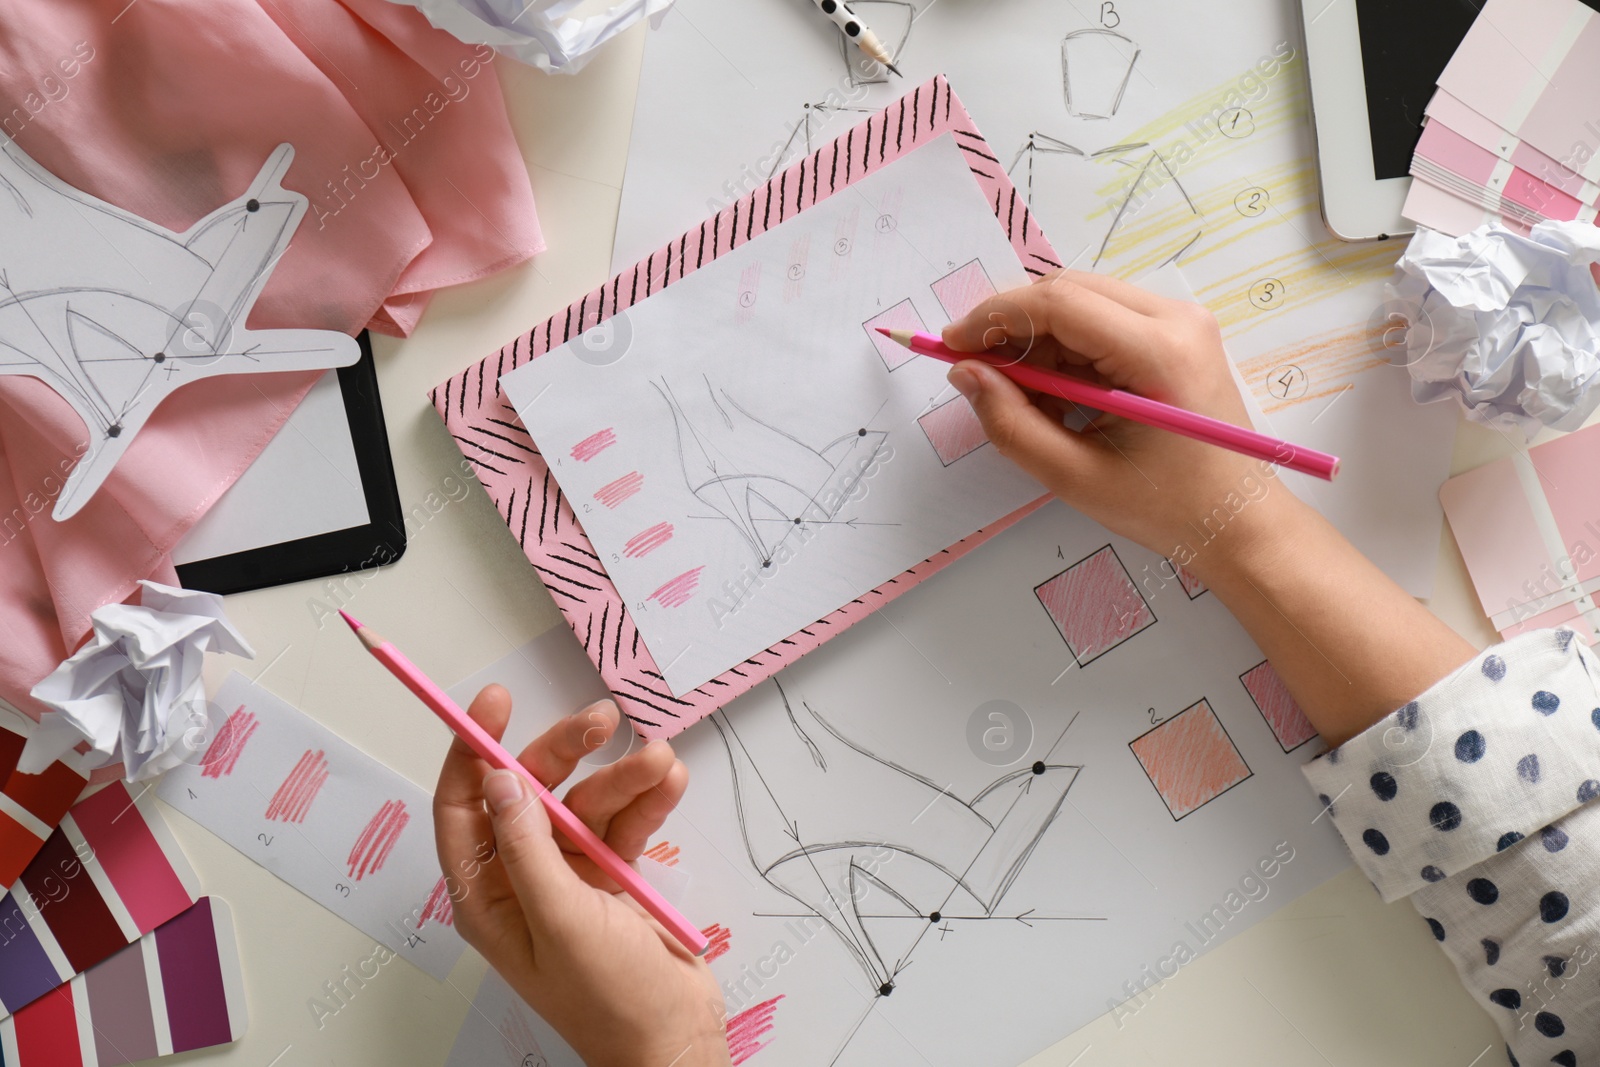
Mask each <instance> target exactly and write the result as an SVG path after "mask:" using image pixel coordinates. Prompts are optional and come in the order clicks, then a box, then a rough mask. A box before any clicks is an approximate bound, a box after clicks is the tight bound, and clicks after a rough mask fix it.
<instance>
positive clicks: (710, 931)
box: [700, 923, 733, 963]
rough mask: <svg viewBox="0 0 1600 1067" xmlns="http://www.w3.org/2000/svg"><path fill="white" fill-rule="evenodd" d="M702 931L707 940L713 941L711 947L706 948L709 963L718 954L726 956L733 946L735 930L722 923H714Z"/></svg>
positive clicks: (706, 958) (706, 959) (706, 957)
mask: <svg viewBox="0 0 1600 1067" xmlns="http://www.w3.org/2000/svg"><path fill="white" fill-rule="evenodd" d="M700 932H701V933H702V934H705V935H706V938H707V940H709V941H710V942H711V947H710V948H708V949H706V954H705V961H706V962H707V963H710V962H711V961H712V960H714V959H716V958H717V957H718V956H726V955H727V954H728V950H729V949H730V948H732V947H733V931H732V930H729V929H727V928H726V927H724V926H723V925H722V924H721V923H712V924H711V925H710V926H708V927H706V928H705V929H704V930H701V931H700Z"/></svg>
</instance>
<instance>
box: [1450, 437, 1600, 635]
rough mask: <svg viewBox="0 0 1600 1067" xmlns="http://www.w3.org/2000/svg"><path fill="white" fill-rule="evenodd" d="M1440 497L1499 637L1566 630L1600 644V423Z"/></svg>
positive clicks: (1480, 473)
mask: <svg viewBox="0 0 1600 1067" xmlns="http://www.w3.org/2000/svg"><path fill="white" fill-rule="evenodd" d="M1439 499H1440V501H1441V502H1442V503H1443V504H1444V510H1445V515H1446V516H1448V518H1449V520H1450V530H1451V532H1452V533H1453V534H1454V535H1455V539H1456V543H1457V544H1458V545H1459V546H1460V547H1461V556H1462V558H1463V559H1464V560H1465V561H1466V564H1467V571H1468V573H1469V574H1471V576H1472V584H1473V586H1474V588H1475V589H1476V590H1477V593H1478V600H1479V602H1480V603H1481V604H1482V605H1483V611H1484V614H1485V615H1487V616H1489V620H1490V622H1492V623H1493V624H1494V627H1495V629H1497V630H1499V631H1500V633H1501V635H1502V636H1503V637H1508V638H1509V637H1514V636H1516V635H1517V634H1519V633H1524V632H1526V631H1528V630H1536V629H1542V628H1546V627H1551V626H1568V627H1571V628H1573V629H1575V630H1577V631H1578V632H1579V633H1581V634H1583V635H1584V636H1585V638H1586V639H1587V640H1589V641H1590V642H1594V641H1596V640H1600V608H1597V606H1596V600H1595V597H1596V595H1597V594H1600V427H1589V428H1588V429H1585V430H1579V431H1578V432H1576V433H1572V434H1568V435H1566V436H1565V437H1560V438H1557V439H1556V440H1554V441H1551V442H1549V443H1548V444H1543V445H1539V446H1538V447H1537V448H1531V449H1529V450H1528V451H1527V453H1525V454H1518V455H1515V456H1512V457H1511V458H1510V459H1503V460H1500V461H1498V462H1496V463H1490V464H1488V465H1486V466H1483V467H1479V468H1478V469H1477V470H1472V471H1468V472H1467V473H1465V474H1463V475H1460V476H1458V477H1455V478H1452V479H1450V480H1449V481H1448V482H1446V483H1445V484H1444V486H1443V487H1442V488H1441V489H1440V490H1439Z"/></svg>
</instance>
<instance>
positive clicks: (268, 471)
mask: <svg viewBox="0 0 1600 1067" xmlns="http://www.w3.org/2000/svg"><path fill="white" fill-rule="evenodd" d="M370 521H371V516H370V515H369V514H368V513H367V493H366V489H365V488H364V487H363V486H362V484H361V469H360V467H359V466H358V465H357V464H356V446H355V440H354V438H352V437H351V436H350V420H349V418H348V417H347V416H346V415H345V408H344V393H343V391H342V390H341V389H340V387H339V376H338V375H337V374H324V375H323V376H322V380H321V381H319V382H318V383H317V384H316V385H314V386H312V387H311V391H310V392H309V393H307V394H306V398H305V399H304V400H302V401H301V402H300V406H299V407H297V408H295V409H294V414H292V415H290V416H289V418H288V420H287V421H286V422H285V423H284V424H283V428H282V429H280V430H279V431H278V433H277V435H276V436H274V437H273V439H272V440H271V441H269V442H268V443H267V447H266V448H264V449H262V450H261V454H260V455H259V456H257V457H256V461H255V462H254V463H252V464H250V466H249V467H247V468H245V472H244V473H243V474H241V475H240V476H239V480H238V481H236V482H234V483H233V485H232V486H231V487H229V489H228V491H227V492H226V493H224V494H222V499H220V500H218V501H217V502H216V504H215V505H213V506H212V508H211V510H210V511H208V512H206V513H205V514H204V515H203V516H201V518H200V521H199V522H197V523H195V524H194V527H193V529H191V530H190V531H189V532H188V533H187V534H185V535H184V537H183V540H181V541H179V542H178V544H177V545H176V546H175V547H174V548H173V550H172V562H173V563H175V564H178V565H180V566H181V565H182V564H185V563H193V562H195V561H197V560H202V559H211V558H213V557H215V556H226V555H231V554H232V553H234V552H247V551H249V550H250V549H253V548H265V547H266V546H268V545H281V544H283V543H284V542H285V541H295V540H299V539H300V538H302V537H315V536H316V535H318V534H325V533H332V532H334V531H335V530H348V529H350V528H351V527H352V526H365V525H366V524H367V523H368V522H370Z"/></svg>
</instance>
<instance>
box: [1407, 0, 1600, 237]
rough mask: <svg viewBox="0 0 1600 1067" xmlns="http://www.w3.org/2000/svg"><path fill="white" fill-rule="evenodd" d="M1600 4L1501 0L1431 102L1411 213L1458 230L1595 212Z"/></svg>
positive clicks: (1481, 20)
mask: <svg viewBox="0 0 1600 1067" xmlns="http://www.w3.org/2000/svg"><path fill="white" fill-rule="evenodd" d="M1597 138H1600V14H1597V13H1596V12H1595V11H1593V10H1591V9H1590V8H1589V7H1587V6H1585V4H1583V3H1580V2H1579V0H1515V2H1513V0H1491V2H1490V3H1488V4H1487V5H1485V6H1484V8H1483V9H1482V10H1481V11H1480V12H1479V13H1478V17H1477V19H1476V20H1475V21H1474V22H1473V25H1472V29H1471V30H1470V31H1469V32H1468V33H1467V36H1466V38H1465V39H1464V40H1463V41H1462V43H1461V46H1460V48H1459V49H1457V51H1456V54H1455V56H1454V57H1453V58H1452V59H1451V61H1450V64H1449V66H1448V67H1446V68H1445V70H1444V73H1443V74H1441V75H1440V76H1439V90H1438V92H1437V93H1436V94H1435V95H1434V98H1433V99H1432V100H1431V101H1430V102H1429V103H1428V107H1427V125H1426V126H1425V127H1424V128H1423V132H1422V137H1421V139H1420V141H1419V142H1418V144H1417V150H1416V155H1415V156H1414V157H1413V159H1412V163H1411V174H1412V177H1414V178H1416V179H1417V180H1416V181H1415V182H1413V183H1412V186H1411V190H1410V192H1409V193H1408V194H1407V196H1406V203H1405V209H1404V210H1405V215H1406V217H1407V218H1409V219H1412V220H1414V221H1416V222H1418V223H1420V224H1421V225H1424V226H1427V227H1429V228H1431V229H1435V230H1439V231H1441V232H1444V233H1448V234H1451V235H1453V236H1460V235H1462V234H1464V233H1467V232H1468V231H1470V230H1473V229H1476V228H1477V227H1479V226H1482V225H1485V224H1498V225H1503V226H1506V227H1509V228H1511V229H1514V230H1520V231H1523V232H1526V231H1527V230H1529V229H1530V228H1532V227H1533V226H1536V225H1538V224H1539V223H1541V222H1545V221H1547V220H1555V221H1558V222H1573V221H1576V222H1594V221H1595V219H1596V201H1597V199H1600V186H1597V185H1596V179H1597V178H1600V153H1597V152H1596V150H1595V145H1596V144H1597V143H1600V141H1597Z"/></svg>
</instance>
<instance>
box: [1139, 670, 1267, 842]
mask: <svg viewBox="0 0 1600 1067" xmlns="http://www.w3.org/2000/svg"><path fill="white" fill-rule="evenodd" d="M1128 747H1129V748H1130V749H1132V750H1133V754H1134V757H1135V758H1137V759H1138V761H1139V765H1140V766H1141V767H1143V768H1144V773H1145V774H1146V775H1147V776H1149V778H1150V784H1151V785H1153V786H1155V787H1156V792H1157V793H1159V794H1160V795H1161V800H1162V803H1164V804H1166V806H1167V810H1168V811H1169V812H1171V813H1172V817H1173V819H1175V820H1176V819H1181V818H1183V817H1184V816H1186V815H1189V814H1192V813H1193V812H1194V811H1195V810H1196V809H1198V808H1200V807H1202V806H1204V805H1206V804H1209V803H1211V801H1213V800H1215V799H1217V798H1218V797H1220V796H1221V795H1222V794H1223V793H1226V792H1227V791H1228V790H1230V789H1232V788H1233V787H1234V786H1236V785H1238V784H1239V783H1240V782H1242V781H1244V780H1245V779H1246V778H1249V777H1250V768H1249V767H1248V766H1247V765H1246V764H1245V762H1244V757H1243V756H1241V755H1239V750H1238V749H1237V748H1235V747H1234V745H1233V739H1232V738H1230V737H1229V736H1228V731H1227V730H1225V729H1223V727H1222V722H1221V720H1219V719H1218V718H1217V713H1216V712H1214V711H1212V710H1211V705H1210V703H1208V702H1207V701H1204V700H1202V701H1200V702H1199V703H1197V704H1191V705H1190V706H1189V707H1187V708H1185V709H1183V710H1182V711H1180V712H1178V714H1176V715H1174V716H1173V717H1172V718H1170V719H1168V720H1167V721H1166V722H1163V723H1161V724H1160V725H1159V726H1156V727H1154V728H1153V729H1151V730H1148V731H1146V732H1145V733H1143V734H1141V735H1140V736H1138V737H1136V738H1134V739H1133V740H1132V741H1130V742H1128Z"/></svg>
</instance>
